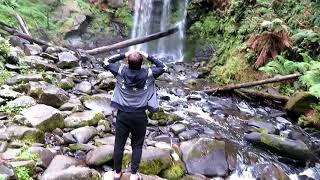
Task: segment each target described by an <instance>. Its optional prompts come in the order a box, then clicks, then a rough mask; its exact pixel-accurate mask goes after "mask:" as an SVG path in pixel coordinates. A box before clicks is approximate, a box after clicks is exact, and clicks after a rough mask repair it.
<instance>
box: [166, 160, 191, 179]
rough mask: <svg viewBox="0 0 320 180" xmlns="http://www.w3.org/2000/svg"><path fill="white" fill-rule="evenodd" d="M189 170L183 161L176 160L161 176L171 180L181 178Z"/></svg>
mask: <svg viewBox="0 0 320 180" xmlns="http://www.w3.org/2000/svg"><path fill="white" fill-rule="evenodd" d="M186 172H187V170H186V168H185V165H184V164H183V162H175V163H174V164H173V165H172V166H171V167H170V168H169V169H166V170H164V171H163V172H162V173H161V177H163V178H166V179H169V180H179V179H181V177H183V176H184V175H185V174H186Z"/></svg>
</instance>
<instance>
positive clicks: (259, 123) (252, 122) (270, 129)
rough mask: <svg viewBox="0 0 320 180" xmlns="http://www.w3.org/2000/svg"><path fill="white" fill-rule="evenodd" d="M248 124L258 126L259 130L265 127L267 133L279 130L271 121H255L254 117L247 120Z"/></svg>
mask: <svg viewBox="0 0 320 180" xmlns="http://www.w3.org/2000/svg"><path fill="white" fill-rule="evenodd" d="M248 125H249V126H254V127H257V128H260V130H264V129H266V130H267V132H268V133H269V134H277V133H279V130H278V129H277V128H276V127H275V126H274V125H273V124H271V123H267V122H262V121H256V120H254V119H252V120H249V121H248Z"/></svg>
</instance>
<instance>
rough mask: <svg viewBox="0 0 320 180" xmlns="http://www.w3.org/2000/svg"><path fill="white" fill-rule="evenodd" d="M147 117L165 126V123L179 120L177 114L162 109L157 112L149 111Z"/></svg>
mask: <svg viewBox="0 0 320 180" xmlns="http://www.w3.org/2000/svg"><path fill="white" fill-rule="evenodd" d="M148 117H149V118H150V119H152V120H156V121H158V124H159V125H160V126H165V125H167V124H170V123H173V122H175V121H178V120H180V118H179V117H178V116H177V115H175V114H170V113H167V112H164V111H163V110H162V111H159V112H154V113H150V114H149V115H148Z"/></svg>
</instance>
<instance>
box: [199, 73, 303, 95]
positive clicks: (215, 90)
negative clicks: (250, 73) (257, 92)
mask: <svg viewBox="0 0 320 180" xmlns="http://www.w3.org/2000/svg"><path fill="white" fill-rule="evenodd" d="M301 75H302V74H299V73H297V74H290V75H286V76H276V77H273V78H270V79H265V80H260V81H254V82H247V83H240V84H231V85H226V86H224V87H218V88H212V89H208V90H204V92H205V93H207V94H214V93H219V92H225V91H231V90H234V89H241V88H248V87H253V86H257V85H262V84H269V83H275V82H281V81H286V80H291V79H296V78H298V77H300V76H301Z"/></svg>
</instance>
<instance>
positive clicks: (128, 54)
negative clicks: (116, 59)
mask: <svg viewBox="0 0 320 180" xmlns="http://www.w3.org/2000/svg"><path fill="white" fill-rule="evenodd" d="M135 52H137V51H128V52H126V53H125V54H124V55H125V56H126V57H129V56H130V54H132V53H135Z"/></svg>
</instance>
